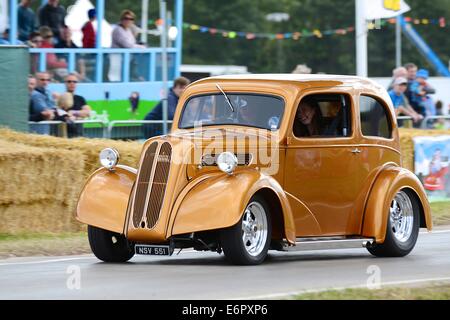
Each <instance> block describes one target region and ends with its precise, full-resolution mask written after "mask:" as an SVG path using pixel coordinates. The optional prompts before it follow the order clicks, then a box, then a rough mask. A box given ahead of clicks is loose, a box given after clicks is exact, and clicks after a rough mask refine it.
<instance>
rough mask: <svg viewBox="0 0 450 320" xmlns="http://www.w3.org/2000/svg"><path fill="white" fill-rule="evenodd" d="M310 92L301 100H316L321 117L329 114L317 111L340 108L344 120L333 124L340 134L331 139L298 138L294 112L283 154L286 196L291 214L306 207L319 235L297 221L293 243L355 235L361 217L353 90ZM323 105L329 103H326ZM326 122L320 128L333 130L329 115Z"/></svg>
mask: <svg viewBox="0 0 450 320" xmlns="http://www.w3.org/2000/svg"><path fill="white" fill-rule="evenodd" d="M313 92H314V91H313V90H310V91H309V92H308V91H306V92H304V93H303V95H302V98H301V99H304V98H306V97H310V98H311V97H312V98H313V99H315V98H314V97H321V100H320V101H321V103H318V105H319V107H320V109H321V113H324V112H330V110H322V109H326V106H327V105H328V107H330V105H333V106H334V108H335V107H336V105H337V106H339V102H340V107H341V111H342V110H347V111H346V113H345V115H344V116H342V113H341V116H342V118H341V120H339V121H338V122H341V123H340V124H339V125H338V127H339V128H340V129H339V130H340V133H338V134H336V135H335V136H323V135H319V136H313V137H298V136H296V135H295V133H294V125H295V121H294V119H293V118H295V112H293V114H292V116H291V125H290V130H289V131H288V145H287V148H286V161H285V176H284V185H285V190H286V192H287V194H288V198H289V201H290V203H291V206H292V208H298V207H299V204H301V206H302V207H306V208H307V209H308V210H309V211H310V213H311V214H312V215H313V216H314V217H315V219H316V221H317V223H318V225H319V226H320V230H317V229H315V230H314V229H311V228H307V227H305V225H304V224H303V221H302V219H300V218H299V219H296V220H295V224H296V230H297V237H302V236H338V235H349V234H358V233H359V232H360V230H359V226H357V225H356V224H355V223H354V221H359V220H360V217H361V215H362V211H363V210H362V206H363V203H364V195H363V194H362V192H361V189H362V184H363V183H364V180H365V177H364V175H365V172H366V171H365V170H364V168H363V166H364V164H363V163H361V153H360V152H361V150H360V148H359V145H358V143H357V141H358V140H357V135H356V132H358V131H359V127H358V124H357V120H356V119H357V118H358V117H356V116H355V115H356V112H355V103H354V98H353V96H352V94H351V93H352V90H351V89H350V88H349V89H344V88H340V89H339V90H336V89H335V88H329V89H328V90H324V89H323V88H321V89H320V94H317V93H313ZM316 92H317V91H316ZM301 99H298V101H301ZM327 99H329V100H330V101H329V102H328V103H327ZM336 101H338V102H336ZM323 106H325V108H324V107H323ZM322 116H324V115H322ZM336 116H337V115H336ZM324 118H325V117H324ZM329 118H330V119H326V120H324V121H323V122H328V125H329V126H333V125H334V124H336V121H333V120H336V118H333V115H331V117H329ZM344 119H345V120H344ZM344 126H346V129H347V132H345V128H344ZM294 215H295V209H294Z"/></svg>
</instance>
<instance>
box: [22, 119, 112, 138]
mask: <svg viewBox="0 0 450 320" xmlns="http://www.w3.org/2000/svg"><path fill="white" fill-rule="evenodd" d="M28 126H29V132H30V133H38V134H44V135H50V136H55V137H65V138H67V137H70V138H72V137H87V138H105V137H107V135H108V133H107V124H106V123H105V122H103V121H100V120H75V121H73V123H69V124H68V123H66V122H64V121H39V122H33V121H29V122H28Z"/></svg>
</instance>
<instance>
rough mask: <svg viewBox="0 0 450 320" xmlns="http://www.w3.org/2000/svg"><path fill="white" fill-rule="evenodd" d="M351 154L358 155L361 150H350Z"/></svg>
mask: <svg viewBox="0 0 450 320" xmlns="http://www.w3.org/2000/svg"><path fill="white" fill-rule="evenodd" d="M352 153H353V154H358V153H361V150H359V149H358V148H355V149H352Z"/></svg>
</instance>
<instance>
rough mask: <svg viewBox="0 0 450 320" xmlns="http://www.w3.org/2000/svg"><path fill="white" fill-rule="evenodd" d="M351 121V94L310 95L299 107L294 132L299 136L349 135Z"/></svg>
mask: <svg viewBox="0 0 450 320" xmlns="http://www.w3.org/2000/svg"><path fill="white" fill-rule="evenodd" d="M351 123H352V122H351V102H350V97H349V96H347V95H344V94H316V95H309V96H306V97H304V98H303V99H302V100H301V101H300V103H299V105H298V107H297V111H296V114H295V119H294V127H293V133H294V135H295V136H296V137H298V138H314V137H316V138H321V137H348V136H350V135H351Z"/></svg>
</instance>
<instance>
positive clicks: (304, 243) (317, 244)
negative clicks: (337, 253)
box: [280, 238, 374, 251]
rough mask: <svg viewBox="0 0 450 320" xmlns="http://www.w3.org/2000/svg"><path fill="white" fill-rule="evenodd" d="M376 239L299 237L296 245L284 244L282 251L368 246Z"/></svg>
mask: <svg viewBox="0 0 450 320" xmlns="http://www.w3.org/2000/svg"><path fill="white" fill-rule="evenodd" d="M373 242H374V239H370V238H359V239H339V240H334V239H333V240H311V239H307V238H306V239H297V242H296V243H295V246H287V245H286V244H284V245H283V246H282V247H281V248H280V251H311V250H329V249H355V248H366V247H368V246H370V245H371V244H373Z"/></svg>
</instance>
